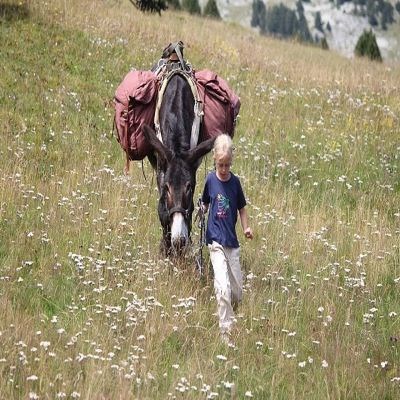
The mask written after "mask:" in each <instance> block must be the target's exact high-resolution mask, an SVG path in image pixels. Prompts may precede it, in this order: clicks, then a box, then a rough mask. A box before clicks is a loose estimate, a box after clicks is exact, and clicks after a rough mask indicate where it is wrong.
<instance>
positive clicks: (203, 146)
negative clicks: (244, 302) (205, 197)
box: [143, 74, 215, 256]
mask: <svg viewBox="0 0 400 400" xmlns="http://www.w3.org/2000/svg"><path fill="white" fill-rule="evenodd" d="M194 106H195V99H194V95H193V92H192V89H191V87H190V84H189V82H188V80H187V79H186V78H185V77H184V76H182V74H174V75H172V77H171V78H170V79H169V80H168V82H167V86H166V88H165V91H164V93H163V97H162V100H161V106H160V109H159V127H160V132H159V135H160V136H161V140H160V139H159V137H157V134H156V132H155V131H154V130H153V129H152V128H151V127H149V126H148V125H145V126H144V129H143V133H144V136H145V139H146V141H147V142H148V143H149V145H150V147H151V149H152V153H151V154H150V155H148V158H149V160H150V163H151V164H152V166H153V168H154V169H155V170H156V174H157V187H158V192H159V202H158V216H159V219H160V223H161V226H162V229H163V237H162V241H161V250H162V251H163V252H164V253H165V255H167V256H170V255H182V254H183V253H184V251H185V250H186V249H187V247H188V245H189V244H190V233H191V229H192V214H193V210H194V204H193V194H194V191H195V187H196V171H197V169H198V167H199V165H200V164H201V160H202V157H203V156H204V155H205V154H207V153H208V152H209V151H210V150H211V149H212V147H213V144H214V140H215V137H213V138H211V139H208V140H206V141H203V142H201V143H199V144H197V145H196V146H195V147H193V148H190V143H191V134H192V126H193V123H194V119H195V110H194Z"/></svg>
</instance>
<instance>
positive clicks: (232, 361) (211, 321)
mask: <svg viewBox="0 0 400 400" xmlns="http://www.w3.org/2000/svg"><path fill="white" fill-rule="evenodd" d="M176 40H182V41H183V42H184V43H185V44H186V48H185V57H186V58H187V59H188V60H189V61H190V62H191V63H192V65H193V66H194V68H196V69H202V68H209V69H211V70H213V71H215V72H217V73H218V74H219V75H221V76H222V77H223V78H225V79H226V80H228V81H229V84H230V86H231V87H232V88H233V89H234V90H235V91H236V93H238V94H239V95H240V97H241V102H242V108H241V112H240V118H239V122H238V126H237V129H236V133H235V137H234V144H235V158H234V164H233V167H232V168H233V171H234V172H235V173H237V174H238V175H239V176H240V177H241V180H242V184H243V186H244V189H245V192H246V195H247V197H248V207H247V208H248V213H249V215H250V223H251V226H252V228H253V231H254V233H255V238H254V239H253V241H251V242H250V241H245V239H244V238H243V235H239V239H240V241H241V244H242V250H241V251H242V253H241V254H242V266H243V269H244V271H245V277H246V279H245V292H244V299H243V303H242V304H241V306H240V307H239V310H238V324H237V337H236V347H234V348H231V347H227V346H226V345H224V344H223V343H222V342H221V340H220V337H219V329H218V324H217V317H216V315H215V312H216V301H215V298H214V294H213V282H212V278H211V274H210V273H208V274H207V275H206V277H204V278H203V279H201V280H199V279H198V278H197V277H196V274H195V273H194V271H193V264H192V263H191V262H190V260H188V261H187V262H182V263H181V264H180V265H174V264H173V263H172V262H171V261H170V260H168V259H164V258H163V257H162V256H160V255H159V253H158V242H159V240H160V238H161V230H160V227H159V222H158V216H157V199H158V197H157V190H156V183H155V176H154V174H153V172H152V170H151V168H150V165H149V163H148V162H147V161H144V162H143V165H142V163H139V162H136V163H132V166H131V173H130V175H129V176H124V175H123V172H122V171H123V165H124V155H123V152H122V150H121V148H120V147H119V144H118V143H117V141H116V140H115V137H114V136H113V132H112V117H113V107H112V98H113V95H114V92H115V89H116V87H117V86H118V84H119V83H120V82H121V80H122V78H123V77H124V76H125V74H126V73H127V72H128V71H129V70H130V69H131V68H136V69H148V68H149V67H150V66H151V65H152V64H153V62H154V61H155V60H157V59H158V58H159V56H160V54H161V51H162V49H163V48H164V47H165V46H166V45H167V44H168V43H170V42H173V41H176ZM0 58H1V60H2V61H1V63H0V129H1V136H2V146H1V150H0V154H1V157H0V172H1V175H0V179H1V186H0V399H64V398H65V399H90V400H92V399H96V400H97V399H124V400H125V399H149V400H150V399H151V400H158V399H160V400H161V399H163V400H164V399H174V398H175V399H247V398H254V399H296V400H298V399H307V400H309V399H328V398H329V399H363V400H364V399H377V398H382V399H387V400H389V399H397V398H399V396H400V364H399V360H400V358H399V351H400V348H399V346H400V336H399V335H400V318H399V315H400V295H399V293H400V246H399V245H400V179H399V176H400V175H399V173H400V121H399V116H400V101H399V99H400V88H399V82H400V70H399V69H398V68H394V67H391V66H390V65H382V64H380V63H373V62H369V61H368V60H364V59H355V60H348V59H345V58H342V57H340V56H339V55H337V54H335V53H333V52H326V51H323V50H320V49H317V48H314V47H312V46H302V45H300V44H297V43H295V42H293V43H291V42H282V41H278V40H272V39H269V38H266V37H260V36H259V35H257V34H253V33H251V32H249V31H247V30H245V29H243V28H241V27H239V26H237V25H233V24H224V23H222V22H217V21H213V20H208V19H205V18H196V17H192V16H189V15H187V14H185V13H174V12H166V13H163V14H162V16H158V15H144V14H141V13H139V12H138V11H137V10H135V9H134V8H133V7H132V5H131V4H130V2H129V1H122V0H102V1H96V2H92V1H78V0H70V1H68V2H67V1H61V0H53V1H48V2H43V1H35V0H26V1H0ZM210 169H212V159H211V157H208V158H207V159H206V160H205V161H204V162H203V164H202V166H201V167H200V168H199V171H198V177H197V179H198V193H196V195H195V198H197V197H198V195H199V193H200V190H201V187H202V184H203V181H204V177H205V174H206V173H207V171H208V170H210ZM198 234H199V232H198V230H197V228H195V229H194V232H193V241H194V243H197V240H198ZM205 252H206V251H205Z"/></svg>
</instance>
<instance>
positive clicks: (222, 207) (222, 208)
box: [217, 193, 229, 218]
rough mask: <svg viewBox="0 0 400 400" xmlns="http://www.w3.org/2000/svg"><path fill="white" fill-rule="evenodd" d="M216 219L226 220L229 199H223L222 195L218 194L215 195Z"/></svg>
mask: <svg viewBox="0 0 400 400" xmlns="http://www.w3.org/2000/svg"><path fill="white" fill-rule="evenodd" d="M217 207H218V210H217V217H218V218H227V216H228V215H227V211H228V209H229V199H228V198H227V197H225V196H224V195H223V194H221V193H218V195H217Z"/></svg>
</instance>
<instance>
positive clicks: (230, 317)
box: [201, 134, 253, 344]
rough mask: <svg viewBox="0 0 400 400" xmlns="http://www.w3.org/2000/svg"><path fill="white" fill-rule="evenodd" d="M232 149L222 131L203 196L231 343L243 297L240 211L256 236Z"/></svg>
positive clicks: (223, 322)
mask: <svg viewBox="0 0 400 400" xmlns="http://www.w3.org/2000/svg"><path fill="white" fill-rule="evenodd" d="M232 153H233V146H232V139H231V138H230V136H229V135H226V134H222V135H219V136H218V137H217V138H216V140H215V143H214V149H213V158H214V162H215V171H214V172H211V173H209V174H208V176H207V179H206V183H205V186H204V190H203V195H202V198H201V200H202V203H203V208H204V210H205V212H207V210H208V208H210V212H209V215H208V221H207V231H206V243H207V245H208V248H209V251H210V259H211V263H212V266H213V270H214V290H215V295H216V298H217V304H218V316H219V327H220V330H221V335H222V339H223V341H224V342H225V343H228V344H229V343H230V333H231V330H232V325H233V323H234V322H235V319H234V310H235V309H236V307H237V305H238V303H239V302H240V301H241V299H242V289H243V278H242V271H241V268H240V262H239V242H238V239H237V236H236V228H235V225H236V221H237V214H238V212H239V216H240V222H241V225H242V228H243V232H244V235H245V237H246V238H248V239H252V238H253V232H252V230H251V228H250V227H249V225H248V219H247V211H246V209H245V206H246V200H245V197H244V193H243V190H242V186H241V184H240V181H239V178H238V177H237V176H235V175H234V174H233V173H232V172H231V171H230V168H231V164H232V157H233V154H232ZM209 206H210V207H209Z"/></svg>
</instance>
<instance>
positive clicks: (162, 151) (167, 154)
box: [143, 124, 172, 165]
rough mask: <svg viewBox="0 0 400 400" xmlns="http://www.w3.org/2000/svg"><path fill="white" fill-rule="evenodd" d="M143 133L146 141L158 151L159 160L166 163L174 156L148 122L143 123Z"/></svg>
mask: <svg viewBox="0 0 400 400" xmlns="http://www.w3.org/2000/svg"><path fill="white" fill-rule="evenodd" d="M143 135H144V137H145V139H146V142H147V143H148V144H149V145H150V146H151V148H152V149H153V150H154V151H155V152H156V153H157V155H158V157H159V161H160V162H161V163H162V164H165V165H166V164H167V163H168V161H170V160H171V158H172V152H171V151H170V150H169V149H167V148H166V147H165V146H164V144H163V143H162V142H161V141H160V140H159V139H158V137H157V134H156V132H155V131H154V130H153V129H152V128H150V126H149V125H147V124H144V125H143Z"/></svg>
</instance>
